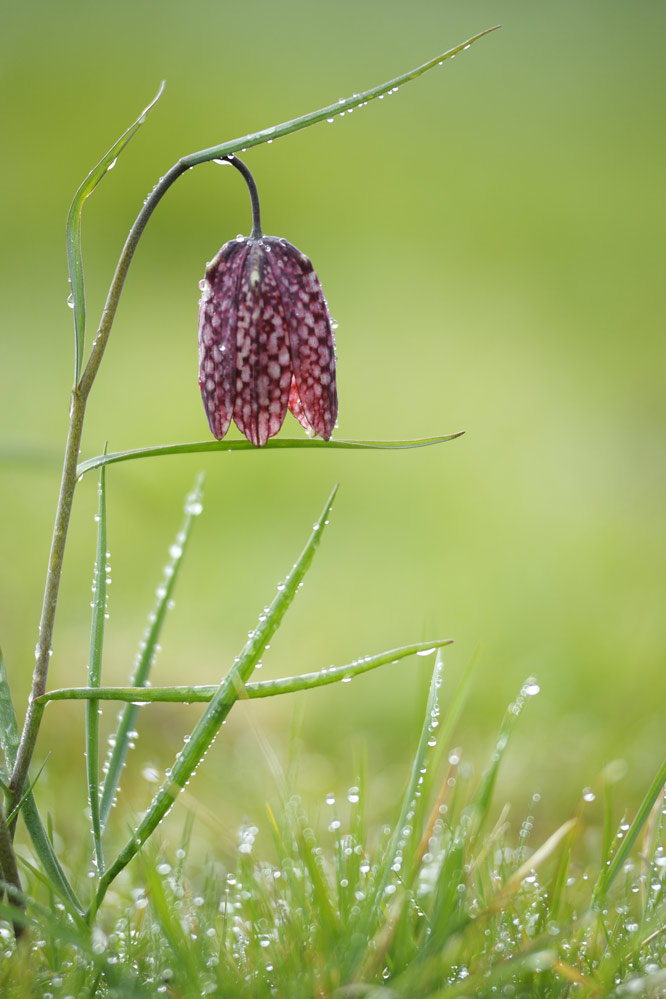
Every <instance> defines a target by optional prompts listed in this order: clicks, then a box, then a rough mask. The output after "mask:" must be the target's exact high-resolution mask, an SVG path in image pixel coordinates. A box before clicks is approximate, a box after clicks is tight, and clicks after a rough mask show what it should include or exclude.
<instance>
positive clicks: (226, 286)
mask: <svg viewBox="0 0 666 999" xmlns="http://www.w3.org/2000/svg"><path fill="white" fill-rule="evenodd" d="M249 250H250V245H249V240H246V239H232V240H231V241H230V242H229V243H225V244H224V246H223V247H222V249H221V250H220V251H219V253H218V254H217V256H216V257H215V259H214V260H213V261H211V263H210V264H209V265H208V267H207V268H206V276H205V278H204V279H203V281H202V282H201V291H202V295H201V301H200V303H199V387H200V388H201V397H202V399H203V404H204V409H205V410H206V416H207V417H208V424H209V426H210V429H211V432H212V434H213V436H214V437H217V439H218V440H221V439H222V438H223V437H224V435H225V434H226V432H227V430H228V429H229V424H230V423H231V418H232V416H233V413H234V402H235V399H236V326H237V323H238V308H237V300H238V288H239V284H240V281H241V276H242V274H243V265H244V264H245V260H246V258H247V257H248V255H249Z"/></svg>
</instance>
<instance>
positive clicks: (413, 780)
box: [349, 649, 444, 978]
mask: <svg viewBox="0 0 666 999" xmlns="http://www.w3.org/2000/svg"><path fill="white" fill-rule="evenodd" d="M443 665H444V664H443V659H442V653H441V649H440V650H439V651H438V653H437V656H436V659H435V664H434V667H433V671H432V678H431V681H430V689H429V691H428V699H427V703H426V709H425V714H424V719H423V726H422V729H421V736H420V739H419V744H418V747H417V750H416V755H415V756H414V760H413V763H412V772H411V775H410V778H409V782H408V784H407V788H406V790H405V793H404V795H403V798H402V803H401V807H400V815H399V817H398V820H397V822H396V824H395V825H394V827H393V832H392V833H391V836H390V838H389V841H388V843H387V845H386V847H385V849H384V851H383V855H382V858H381V860H380V862H379V864H378V866H377V870H376V872H375V873H374V876H373V880H372V884H371V886H370V888H369V890H368V892H367V899H366V902H365V905H364V910H363V912H362V915H361V917H360V919H359V926H358V937H359V941H364V943H363V944H362V945H361V947H360V949H359V950H358V951H357V952H355V953H354V954H351V953H350V955H349V960H350V968H349V973H353V974H354V977H355V978H356V976H357V975H359V974H360V976H361V977H362V978H363V977H365V975H366V974H367V973H368V972H369V969H370V968H371V967H374V963H375V960H376V957H375V951H376V950H377V949H378V948H377V944H378V937H379V936H381V935H382V933H383V928H384V926H385V925H386V921H385V920H384V918H383V916H382V911H383V907H384V905H385V904H386V903H387V902H388V901H393V900H394V896H389V895H388V894H387V889H388V890H389V891H393V892H395V890H396V887H397V886H396V885H390V884H389V882H390V881H391V879H392V876H393V875H395V878H396V879H397V880H398V882H402V879H403V877H404V871H405V870H411V868H412V866H413V863H412V862H413V856H414V851H415V849H416V847H417V844H418V835H417V834H416V829H415V824H414V821H413V820H414V813H415V811H416V804H417V798H418V797H420V795H421V790H420V787H421V784H422V782H423V773H424V771H425V769H426V761H427V759H428V756H429V754H430V752H431V749H432V747H433V745H434V738H435V736H434V733H435V731H436V728H437V725H438V721H439V695H438V691H439V687H440V685H441V681H442V669H443ZM396 897H397V896H396ZM394 904H395V905H396V906H398V905H399V904H400V903H399V902H397V901H394ZM397 915H398V913H397V912H396V913H394V914H393V916H394V918H397ZM378 928H379V929H378ZM368 940H373V941H374V943H375V946H374V947H373V946H371V947H370V948H368V945H367V941H368ZM379 950H381V947H379Z"/></svg>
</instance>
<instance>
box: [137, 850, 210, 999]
mask: <svg viewBox="0 0 666 999" xmlns="http://www.w3.org/2000/svg"><path fill="white" fill-rule="evenodd" d="M143 869H144V873H145V878H146V887H147V889H148V894H149V896H150V904H151V911H152V918H153V919H154V920H155V921H156V922H157V923H158V925H159V927H160V929H161V931H162V933H163V934H164V937H165V939H166V940H167V941H168V944H169V947H170V948H171V950H172V951H173V953H174V956H175V957H176V959H177V962H178V964H179V965H180V969H181V970H183V971H184V972H185V975H186V976H187V979H188V980H189V983H190V988H191V989H192V992H191V994H192V995H197V996H198V995H201V981H200V979H199V972H198V968H197V961H196V957H195V955H194V953H193V951H192V945H191V941H190V936H189V933H186V932H185V929H184V928H183V924H182V923H181V920H180V919H179V916H178V911H177V910H174V907H173V899H168V898H167V896H166V893H165V891H164V884H163V881H162V878H161V877H160V875H159V874H158V872H157V870H156V869H155V864H154V863H152V862H151V861H149V860H148V859H145V861H144V864H143ZM188 991H189V990H188Z"/></svg>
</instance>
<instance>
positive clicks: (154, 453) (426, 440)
mask: <svg viewBox="0 0 666 999" xmlns="http://www.w3.org/2000/svg"><path fill="white" fill-rule="evenodd" d="M463 434H464V430H459V431H458V432H457V433H455V434H446V435H445V436H442V437H422V438H417V439H415V440H410V441H346V440H330V441H322V440H315V439H314V438H311V437H303V438H301V437H296V438H291V437H274V438H271V440H269V441H267V442H266V444H264V446H263V447H261V448H257V447H255V446H254V444H252V443H250V441H247V440H223V441H192V442H191V443H189V444H163V445H160V446H159V447H142V448H135V449H134V450H132V451H112V452H111V453H110V454H98V455H97V456H96V457H95V458H88V460H87V461H82V462H81V464H80V465H79V466H78V467H77V469H76V474H77V476H79V477H80V476H82V475H85V473H86V472H90V471H92V469H93V468H99V467H100V466H101V465H113V464H115V463H116V462H118V461H133V460H134V459H135V458H159V457H161V456H162V455H169V454H201V453H204V454H205V453H207V452H211V451H275V450H282V449H286V448H318V449H323V450H327V449H328V450H331V451H335V450H337V449H345V450H354V451H364V450H369V451H401V450H409V449H411V448H417V447H429V446H430V445H431V444H442V443H443V442H444V441H452V440H455V439H456V437H462V435H463Z"/></svg>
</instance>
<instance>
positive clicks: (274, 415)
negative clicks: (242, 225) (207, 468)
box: [199, 157, 338, 447]
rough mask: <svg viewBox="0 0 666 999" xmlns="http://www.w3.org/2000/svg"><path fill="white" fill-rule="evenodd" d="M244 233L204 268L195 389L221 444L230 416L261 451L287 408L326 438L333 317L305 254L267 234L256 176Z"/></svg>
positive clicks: (334, 407) (333, 400) (333, 398)
mask: <svg viewBox="0 0 666 999" xmlns="http://www.w3.org/2000/svg"><path fill="white" fill-rule="evenodd" d="M229 162H231V163H232V164H233V165H234V166H235V167H236V168H237V169H238V170H240V172H241V173H242V174H243V176H244V177H245V180H246V182H247V184H248V188H249V190H250V195H251V197H252V209H253V227H252V233H251V235H250V236H248V237H238V238H237V239H232V240H230V241H229V242H228V243H225V244H224V246H223V247H222V248H221V250H220V251H219V252H218V254H217V255H216V257H215V258H214V260H213V261H212V262H211V263H210V264H209V265H208V267H207V268H206V276H205V278H204V280H203V281H202V282H201V289H202V296H201V302H200V306H199V385H200V387H201V395H202V398H203V403H204V408H205V410H206V415H207V417H208V423H209V425H210V429H211V431H212V433H213V435H214V436H215V437H217V439H218V440H220V439H221V438H222V437H224V435H225V434H226V432H227V430H228V429H229V425H230V423H231V420H232V419H233V420H234V422H235V424H236V426H237V427H238V429H239V430H240V431H241V433H243V434H244V435H245V436H246V437H247V438H248V440H249V441H251V442H252V444H254V445H255V446H257V447H261V446H263V445H264V444H265V443H266V441H267V440H268V439H269V437H273V436H274V435H275V434H277V433H278V431H279V430H280V427H281V426H282V424H283V422H284V418H285V416H286V413H287V409H290V410H291V412H292V413H293V414H294V416H295V417H296V419H297V420H299V422H300V423H302V424H303V426H304V427H305V428H306V430H308V431H309V432H310V433H312V434H319V436H320V437H323V438H324V440H329V438H330V437H331V434H332V433H333V428H334V425H335V420H336V416H337V411H338V399H337V391H336V384H335V342H334V337H333V329H332V325H331V319H330V316H329V313H328V307H327V305H326V299H325V298H324V295H323V292H322V290H321V285H320V284H319V279H318V278H317V275H316V273H315V270H314V268H313V266H312V264H311V262H310V260H309V259H308V258H307V257H306V256H305V254H304V253H301V252H300V250H297V249H296V247H295V246H292V244H291V243H288V242H287V240H286V239H278V238H277V237H275V236H264V235H263V234H262V232H261V225H260V220H259V201H258V197H257V193H256V187H255V184H254V180H253V178H252V176H251V174H250V172H249V170H248V169H247V167H246V166H245V164H244V163H242V162H241V161H240V160H238V159H237V158H236V157H233V158H231V159H230V160H229Z"/></svg>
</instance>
